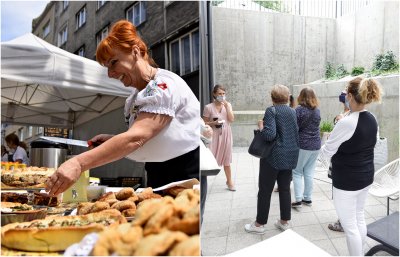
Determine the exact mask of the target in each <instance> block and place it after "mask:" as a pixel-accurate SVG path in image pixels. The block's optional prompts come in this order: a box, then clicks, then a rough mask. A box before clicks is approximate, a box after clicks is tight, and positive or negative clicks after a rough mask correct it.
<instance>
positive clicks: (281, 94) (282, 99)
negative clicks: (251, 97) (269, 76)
mask: <svg viewBox="0 0 400 257" xmlns="http://www.w3.org/2000/svg"><path fill="white" fill-rule="evenodd" d="M289 94H290V93H289V88H288V87H287V86H284V85H275V86H273V88H272V91H271V99H272V102H274V103H276V104H287V103H288V101H289Z"/></svg>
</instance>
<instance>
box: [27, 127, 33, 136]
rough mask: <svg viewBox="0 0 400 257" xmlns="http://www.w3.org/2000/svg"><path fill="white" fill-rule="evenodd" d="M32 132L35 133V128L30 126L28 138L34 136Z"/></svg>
mask: <svg viewBox="0 0 400 257" xmlns="http://www.w3.org/2000/svg"><path fill="white" fill-rule="evenodd" d="M32 131H33V127H32V126H28V137H31V136H32Z"/></svg>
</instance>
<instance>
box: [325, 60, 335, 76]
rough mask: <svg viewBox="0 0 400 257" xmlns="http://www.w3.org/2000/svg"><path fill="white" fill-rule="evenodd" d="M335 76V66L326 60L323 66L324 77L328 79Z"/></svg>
mask: <svg viewBox="0 0 400 257" xmlns="http://www.w3.org/2000/svg"><path fill="white" fill-rule="evenodd" d="M333 76H335V68H334V67H333V65H332V63H330V62H327V63H326V66H325V78H327V79H329V78H332V77H333Z"/></svg>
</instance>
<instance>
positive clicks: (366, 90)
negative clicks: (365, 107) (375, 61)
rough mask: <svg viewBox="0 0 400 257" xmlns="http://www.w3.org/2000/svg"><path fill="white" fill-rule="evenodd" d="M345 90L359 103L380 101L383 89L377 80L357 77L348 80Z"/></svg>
mask: <svg viewBox="0 0 400 257" xmlns="http://www.w3.org/2000/svg"><path fill="white" fill-rule="evenodd" d="M347 92H348V93H350V94H352V95H353V97H354V100H355V101H356V102H357V103H359V104H370V103H372V102H378V103H380V102H381V99H382V95H383V90H382V87H381V85H380V84H379V82H378V81H376V80H375V79H372V78H364V79H363V78H361V77H357V78H355V79H353V80H351V81H350V82H349V85H348V88H347Z"/></svg>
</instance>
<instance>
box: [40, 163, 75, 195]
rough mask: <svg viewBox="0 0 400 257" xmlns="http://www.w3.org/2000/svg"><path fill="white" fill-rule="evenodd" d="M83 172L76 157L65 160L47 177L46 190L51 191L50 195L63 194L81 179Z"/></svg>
mask: <svg viewBox="0 0 400 257" xmlns="http://www.w3.org/2000/svg"><path fill="white" fill-rule="evenodd" d="M81 172H82V169H81V165H80V163H79V162H78V159H77V158H76V157H75V158H72V159H70V160H68V161H66V162H64V163H63V164H61V166H60V167H59V168H58V169H57V170H56V172H54V174H53V175H51V177H49V178H48V179H47V181H46V192H49V195H50V196H55V195H58V194H61V193H62V192H64V191H65V190H67V189H68V188H69V187H70V186H72V184H74V183H75V182H76V181H77V180H78V179H79V176H80V175H81Z"/></svg>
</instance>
